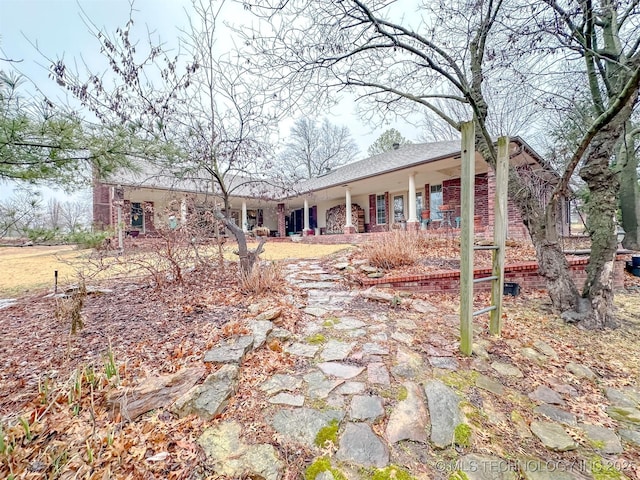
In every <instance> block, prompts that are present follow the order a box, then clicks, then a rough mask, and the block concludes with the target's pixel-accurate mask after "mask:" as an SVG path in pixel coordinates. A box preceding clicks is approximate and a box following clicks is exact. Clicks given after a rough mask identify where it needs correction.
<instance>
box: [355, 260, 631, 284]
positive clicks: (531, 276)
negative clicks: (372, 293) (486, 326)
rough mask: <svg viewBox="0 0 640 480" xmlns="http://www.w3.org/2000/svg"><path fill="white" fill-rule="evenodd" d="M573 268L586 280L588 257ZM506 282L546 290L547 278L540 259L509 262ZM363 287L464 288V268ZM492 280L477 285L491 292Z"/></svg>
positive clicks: (486, 271)
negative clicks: (461, 283) (541, 269)
mask: <svg viewBox="0 0 640 480" xmlns="http://www.w3.org/2000/svg"><path fill="white" fill-rule="evenodd" d="M567 262H568V264H569V269H570V271H571V274H572V276H573V277H574V280H576V281H584V279H585V278H586V271H585V268H586V266H587V264H588V263H589V259H588V258H568V259H567ZM624 263H625V262H624V259H623V258H622V257H621V256H617V257H616V262H615V271H616V274H615V276H614V286H615V287H623V286H624ZM491 272H492V269H491V268H490V267H486V268H477V269H474V271H473V277H474V278H479V277H485V276H487V275H491ZM504 276H505V281H510V282H513V281H515V282H518V283H520V285H521V287H523V288H528V289H546V282H545V280H544V277H542V276H541V275H540V274H539V273H538V262H521V263H513V264H510V265H506V266H505V269H504ZM358 281H359V282H360V284H361V285H362V286H363V287H386V288H400V289H407V290H416V291H423V292H437V291H454V290H456V291H457V290H459V288H460V270H438V271H434V272H429V273H424V274H411V275H400V276H395V277H382V278H363V279H359V280H358ZM490 289H491V282H483V283H478V284H475V285H474V290H475V291H488V290H490Z"/></svg>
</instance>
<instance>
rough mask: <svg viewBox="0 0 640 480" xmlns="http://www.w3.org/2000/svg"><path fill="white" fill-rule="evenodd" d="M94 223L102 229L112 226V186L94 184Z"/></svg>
mask: <svg viewBox="0 0 640 480" xmlns="http://www.w3.org/2000/svg"><path fill="white" fill-rule="evenodd" d="M93 224H94V226H95V227H96V228H98V229H100V230H102V229H106V228H109V227H110V226H111V187H108V186H106V185H103V184H101V183H96V184H94V186H93Z"/></svg>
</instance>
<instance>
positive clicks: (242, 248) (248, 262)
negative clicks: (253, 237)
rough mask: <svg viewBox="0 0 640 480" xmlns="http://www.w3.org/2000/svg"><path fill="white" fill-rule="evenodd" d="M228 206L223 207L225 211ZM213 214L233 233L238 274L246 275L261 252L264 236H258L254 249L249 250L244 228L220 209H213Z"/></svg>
mask: <svg viewBox="0 0 640 480" xmlns="http://www.w3.org/2000/svg"><path fill="white" fill-rule="evenodd" d="M229 211H230V210H229V208H228V207H227V208H226V209H225V212H229ZM214 215H215V217H216V218H217V219H218V220H222V221H223V222H224V225H225V227H227V229H228V230H229V231H230V232H231V233H232V234H233V236H234V237H235V239H236V241H237V242H238V257H239V259H240V274H241V275H248V274H249V273H251V272H252V270H253V266H254V264H255V262H256V259H257V258H258V255H260V254H261V253H262V249H263V248H264V242H265V239H264V237H260V240H259V242H258V246H257V247H256V249H255V250H249V248H248V247H247V236H246V234H245V233H244V230H242V228H240V227H239V226H237V225H236V224H235V223H234V222H233V220H232V219H231V217H229V216H227V215H224V214H223V213H222V212H221V211H219V210H215V211H214Z"/></svg>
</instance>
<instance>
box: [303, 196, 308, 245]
mask: <svg viewBox="0 0 640 480" xmlns="http://www.w3.org/2000/svg"><path fill="white" fill-rule="evenodd" d="M309 228H310V227H309V200H307V199H306V198H305V199H304V226H303V227H302V235H305V236H306V235H307V234H308V232H309Z"/></svg>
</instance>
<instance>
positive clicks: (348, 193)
mask: <svg viewBox="0 0 640 480" xmlns="http://www.w3.org/2000/svg"><path fill="white" fill-rule="evenodd" d="M345 203H346V208H347V211H346V212H345V224H344V226H345V227H353V221H352V219H351V188H349V187H347V190H346V191H345Z"/></svg>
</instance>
